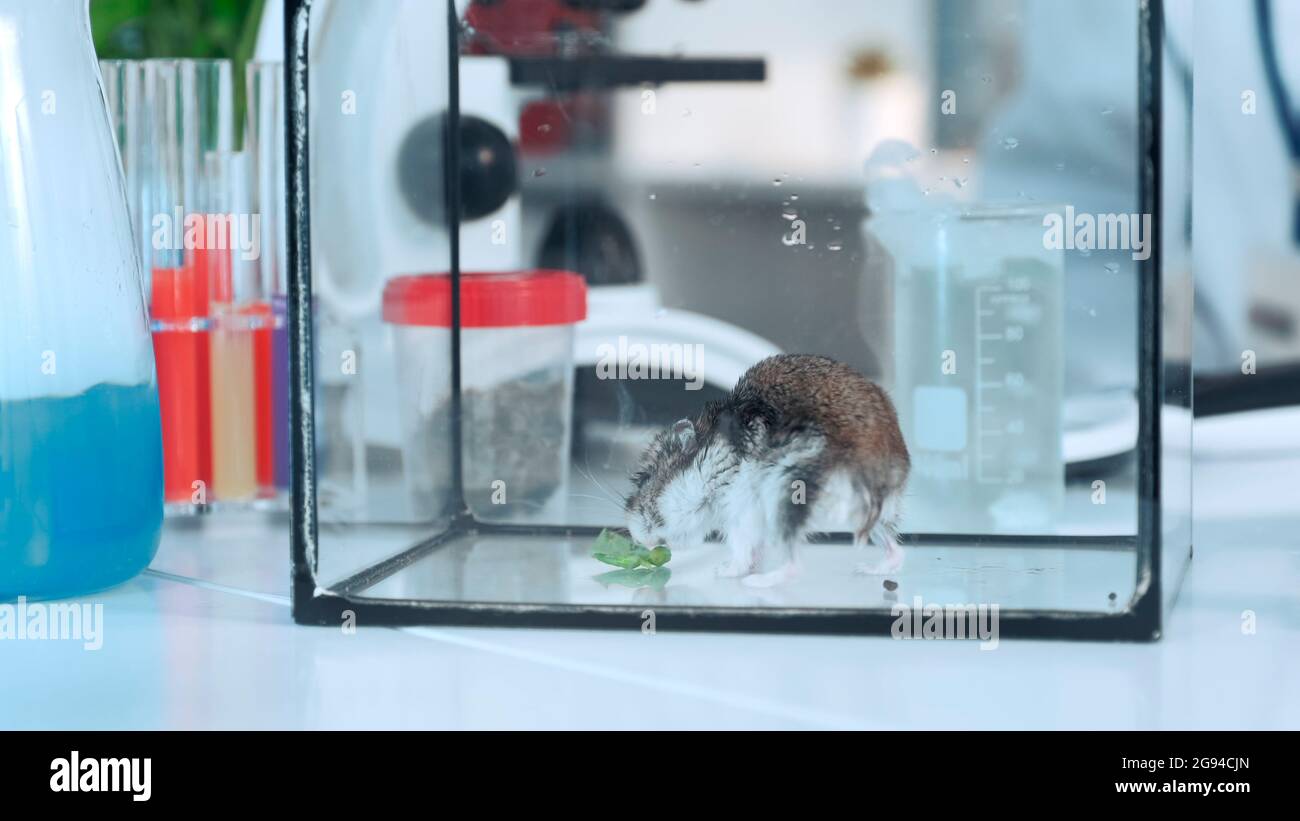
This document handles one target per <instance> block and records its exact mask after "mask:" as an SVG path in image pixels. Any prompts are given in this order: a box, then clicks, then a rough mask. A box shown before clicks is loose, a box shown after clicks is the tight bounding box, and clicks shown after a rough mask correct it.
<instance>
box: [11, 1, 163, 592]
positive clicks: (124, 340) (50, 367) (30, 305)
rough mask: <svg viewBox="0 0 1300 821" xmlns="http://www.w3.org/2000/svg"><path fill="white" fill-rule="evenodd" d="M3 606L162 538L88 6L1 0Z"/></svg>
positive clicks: (128, 568)
mask: <svg viewBox="0 0 1300 821" xmlns="http://www.w3.org/2000/svg"><path fill="white" fill-rule="evenodd" d="M0 110H2V111H4V112H5V114H4V116H3V117H0V210H3V212H4V214H5V218H4V219H3V220H0V601H12V600H14V599H16V598H19V597H24V596H25V597H28V598H54V597H64V596H72V595H77V594H82V593H88V592H92V591H95V590H99V589H102V588H105V587H109V586H111V585H114V584H117V583H119V582H122V581H125V580H126V579H129V578H130V577H132V576H134V575H135V574H136V573H138V572H139V571H140V570H142V569H144V567H145V566H146V565H148V563H149V560H150V559H151V558H152V557H153V555H154V552H155V550H157V547H158V538H159V533H160V528H161V525H162V499H163V488H162V452H161V437H160V433H159V410H158V391H157V386H156V384H155V380H154V363H153V355H152V351H151V350H150V345H149V332H148V326H147V322H146V317H145V307H144V294H143V289H142V284H141V275H140V274H141V260H140V253H139V250H138V249H137V246H136V237H137V236H138V235H137V234H135V233H134V232H133V231H132V228H131V219H130V212H129V210H128V206H127V199H126V190H125V188H124V185H123V176H122V165H121V161H120V158H119V156H118V153H117V148H116V145H115V143H114V139H113V131H112V127H111V124H110V118H109V111H108V107H107V106H106V97H105V94H104V90H103V88H102V86H101V80H100V73H99V67H98V65H97V63H96V61H95V54H94V49H93V47H92V45H91V39H90V27H89V18H88V15H87V7H86V0H52V2H47V3H39V4H33V3H28V2H22V0H0Z"/></svg>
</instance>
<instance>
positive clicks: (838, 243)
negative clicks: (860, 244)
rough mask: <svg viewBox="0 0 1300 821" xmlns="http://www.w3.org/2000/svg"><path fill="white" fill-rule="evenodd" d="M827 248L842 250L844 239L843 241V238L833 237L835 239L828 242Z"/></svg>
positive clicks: (829, 249)
mask: <svg viewBox="0 0 1300 821" xmlns="http://www.w3.org/2000/svg"><path fill="white" fill-rule="evenodd" d="M826 250H828V251H842V250H844V241H843V240H838V239H833V240H831V241H830V242H828V243H826Z"/></svg>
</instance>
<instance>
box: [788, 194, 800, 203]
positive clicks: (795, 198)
mask: <svg viewBox="0 0 1300 821" xmlns="http://www.w3.org/2000/svg"><path fill="white" fill-rule="evenodd" d="M790 201H791V202H798V201H799V195H798V194H791V195H790Z"/></svg>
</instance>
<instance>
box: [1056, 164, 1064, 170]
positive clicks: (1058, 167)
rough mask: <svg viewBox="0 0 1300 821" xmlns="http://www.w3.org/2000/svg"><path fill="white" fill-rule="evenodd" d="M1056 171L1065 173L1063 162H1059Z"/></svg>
mask: <svg viewBox="0 0 1300 821" xmlns="http://www.w3.org/2000/svg"><path fill="white" fill-rule="evenodd" d="M1056 170H1057V171H1064V170H1065V163H1063V162H1058V163H1057V164H1056Z"/></svg>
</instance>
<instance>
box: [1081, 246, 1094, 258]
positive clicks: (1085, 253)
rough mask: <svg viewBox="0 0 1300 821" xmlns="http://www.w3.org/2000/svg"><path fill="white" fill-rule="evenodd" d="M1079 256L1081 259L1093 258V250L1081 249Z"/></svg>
mask: <svg viewBox="0 0 1300 821" xmlns="http://www.w3.org/2000/svg"><path fill="white" fill-rule="evenodd" d="M1079 256H1081V257H1090V256H1092V250H1091V249H1088V248H1080V249H1079Z"/></svg>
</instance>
